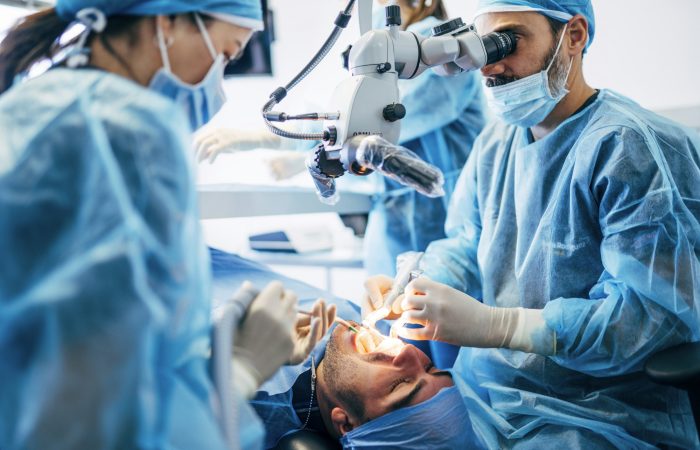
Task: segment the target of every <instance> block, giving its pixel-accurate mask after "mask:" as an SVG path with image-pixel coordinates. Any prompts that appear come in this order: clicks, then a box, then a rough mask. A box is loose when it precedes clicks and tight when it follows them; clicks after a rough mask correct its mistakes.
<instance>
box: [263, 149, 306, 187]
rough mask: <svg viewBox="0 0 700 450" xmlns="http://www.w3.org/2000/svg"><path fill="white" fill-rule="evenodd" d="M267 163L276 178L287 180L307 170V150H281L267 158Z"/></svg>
mask: <svg viewBox="0 0 700 450" xmlns="http://www.w3.org/2000/svg"><path fill="white" fill-rule="evenodd" d="M265 164H267V167H268V169H269V170H270V173H271V174H272V176H273V178H274V179H275V180H277V181H280V180H286V179H288V178H291V177H293V176H295V175H298V174H300V173H302V172H304V171H306V152H299V151H294V150H288V151H282V150H281V151H279V152H278V153H277V152H276V154H274V155H271V156H269V157H267V158H265Z"/></svg>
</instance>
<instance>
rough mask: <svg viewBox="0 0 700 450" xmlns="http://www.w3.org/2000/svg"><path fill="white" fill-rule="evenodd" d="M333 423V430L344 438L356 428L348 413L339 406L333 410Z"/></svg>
mask: <svg viewBox="0 0 700 450" xmlns="http://www.w3.org/2000/svg"><path fill="white" fill-rule="evenodd" d="M331 422H332V423H333V428H334V429H335V431H336V433H338V435H340V436H344V435H345V433H349V432H350V431H352V429H353V428H355V424H353V421H352V419H351V418H350V416H349V415H348V413H347V412H345V410H344V409H343V408H340V407H338V406H336V407H335V408H333V409H332V410H331Z"/></svg>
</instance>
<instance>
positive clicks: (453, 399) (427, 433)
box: [340, 386, 478, 450]
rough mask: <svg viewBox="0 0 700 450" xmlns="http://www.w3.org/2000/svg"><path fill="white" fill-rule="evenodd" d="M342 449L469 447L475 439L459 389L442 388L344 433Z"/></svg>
mask: <svg viewBox="0 0 700 450" xmlns="http://www.w3.org/2000/svg"><path fill="white" fill-rule="evenodd" d="M340 442H341V443H342V444H343V448H350V449H353V450H360V449H368V448H377V449H387V448H400V449H404V450H405V449H416V450H418V449H420V450H423V449H426V448H468V447H470V446H473V445H474V443H475V442H478V440H477V438H476V436H475V435H474V431H473V428H472V424H471V420H470V418H469V412H468V411H467V407H466V406H465V404H464V401H463V400H462V395H461V394H460V391H459V388H458V387H457V386H452V387H449V388H443V389H442V390H441V391H440V392H438V393H437V394H436V395H435V396H434V397H433V398H431V399H429V400H426V401H425V402H423V403H419V404H417V405H414V406H409V407H406V408H401V409H397V410H396V411H393V412H390V413H389V414H386V415H383V416H381V417H379V418H377V419H374V420H371V421H369V422H367V423H365V424H363V425H361V426H359V427H357V428H355V429H354V430H352V431H350V432H348V433H346V434H345V435H344V436H343V437H342V439H341V441H340Z"/></svg>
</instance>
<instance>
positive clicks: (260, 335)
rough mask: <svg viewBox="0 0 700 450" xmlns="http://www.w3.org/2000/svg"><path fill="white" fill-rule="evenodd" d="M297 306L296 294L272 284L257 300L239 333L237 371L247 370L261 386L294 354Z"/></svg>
mask: <svg viewBox="0 0 700 450" xmlns="http://www.w3.org/2000/svg"><path fill="white" fill-rule="evenodd" d="M296 305H297V297H296V295H294V294H293V293H292V292H290V291H285V290H284V288H283V287H282V283H280V282H278V281H275V282H272V283H270V284H268V285H267V287H265V289H263V290H262V292H261V293H260V294H259V295H258V296H257V297H256V298H255V300H253V303H252V304H251V305H250V308H248V311H247V312H246V315H245V317H244V318H243V322H242V323H241V324H240V326H239V327H238V330H237V331H236V336H235V338H234V341H233V344H234V346H233V359H234V370H235V368H236V367H239V368H240V367H243V368H244V369H245V370H246V371H247V372H248V373H249V374H250V375H252V376H253V378H254V379H255V383H256V384H257V386H260V385H261V384H262V383H263V382H265V380H267V379H268V378H270V376H272V374H273V373H275V371H276V370H277V369H279V368H280V367H281V366H282V365H283V364H285V363H286V362H287V361H289V358H290V357H291V355H292V352H293V350H294V342H295V338H294V325H295V315H296ZM257 386H256V388H257Z"/></svg>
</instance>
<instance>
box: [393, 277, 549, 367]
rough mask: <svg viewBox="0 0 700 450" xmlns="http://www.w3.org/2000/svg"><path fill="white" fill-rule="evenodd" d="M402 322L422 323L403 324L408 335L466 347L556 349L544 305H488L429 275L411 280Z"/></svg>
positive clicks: (543, 351) (546, 351) (400, 330)
mask: <svg viewBox="0 0 700 450" xmlns="http://www.w3.org/2000/svg"><path fill="white" fill-rule="evenodd" d="M401 309H402V310H403V313H402V314H401V317H400V318H399V321H400V322H402V323H412V324H418V325H421V326H422V328H404V327H399V328H398V330H397V331H398V335H399V336H401V337H403V338H405V339H414V340H436V341H443V342H447V343H450V344H454V345H459V346H462V347H483V348H501V347H507V348H511V349H514V350H522V351H526V352H533V353H539V354H542V355H551V354H554V352H555V345H556V339H555V334H554V332H553V331H552V330H550V329H549V328H548V327H547V325H546V324H545V322H544V319H543V318H542V311H541V310H536V309H525V308H499V307H492V306H487V305H484V304H483V303H481V302H480V301H478V300H476V299H474V298H472V297H470V296H469V295H467V294H465V293H463V292H460V291H458V290H456V289H453V288H451V287H449V286H446V285H444V284H441V283H438V282H435V281H433V280H431V279H429V278H427V277H420V278H418V279H416V280H413V281H412V282H411V283H409V284H408V286H406V289H405V297H404V299H403V300H402V302H401Z"/></svg>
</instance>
